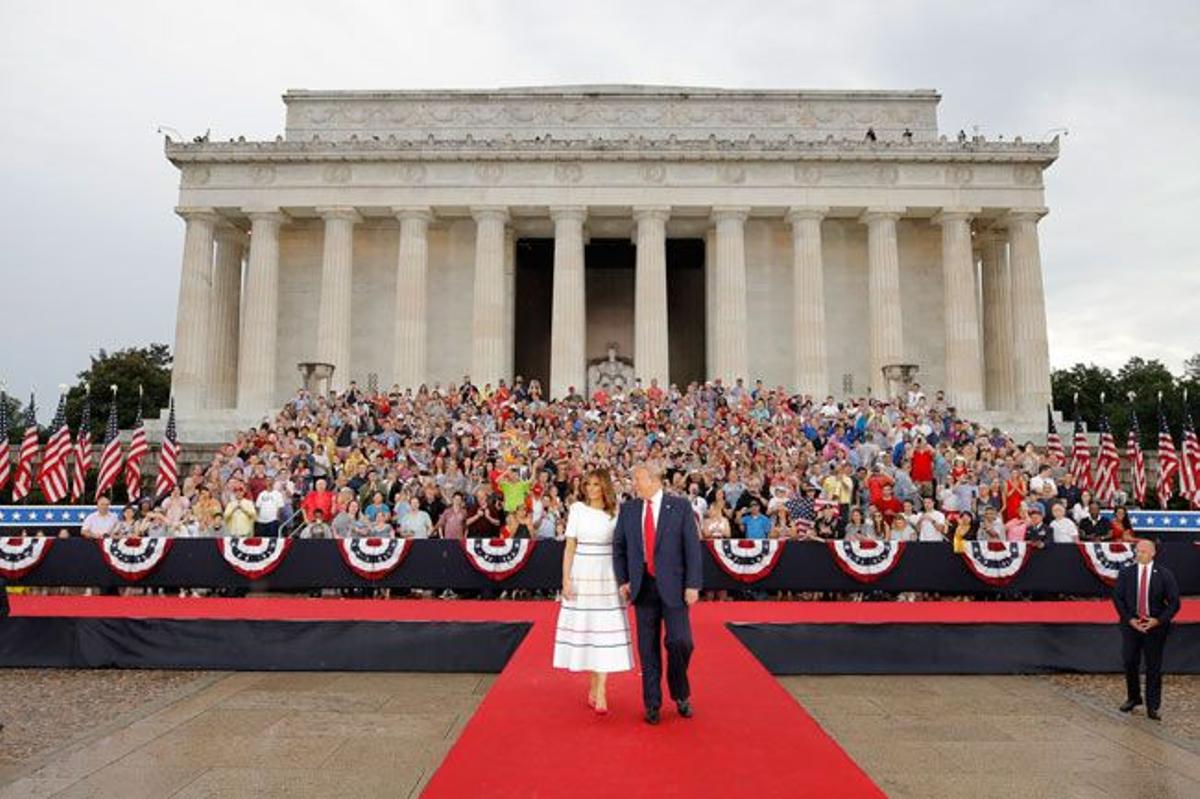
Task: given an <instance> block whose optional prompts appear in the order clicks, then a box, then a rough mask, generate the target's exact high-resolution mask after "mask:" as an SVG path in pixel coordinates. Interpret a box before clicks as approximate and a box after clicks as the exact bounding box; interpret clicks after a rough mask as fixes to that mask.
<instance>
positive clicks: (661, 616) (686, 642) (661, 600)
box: [613, 464, 701, 724]
mask: <svg viewBox="0 0 1200 799" xmlns="http://www.w3.org/2000/svg"><path fill="white" fill-rule="evenodd" d="M633 484H634V488H635V490H636V491H637V495H638V497H640V498H639V499H635V500H630V501H628V502H626V503H624V504H623V505H622V506H621V511H620V513H619V514H618V516H617V529H616V532H615V534H614V535H613V568H614V569H615V571H616V575H617V584H618V585H619V586H620V592H621V599H622V600H623V601H625V602H631V601H632V602H633V607H634V615H635V616H636V618H637V640H638V659H639V660H640V661H641V664H642V702H643V704H644V705H645V708H646V721H647V722H648V723H650V724H657V723H658V719H659V708H660V707H661V706H662V638H663V635H662V629H663V625H664V623H665V625H666V629H667V635H666V649H667V689H668V691H669V692H670V695H671V699H673V700H674V701H675V705H676V707H677V708H678V710H679V715H680V716H682V717H683V718H685V719H686V718H691V716H692V703H691V696H692V691H691V686H689V685H688V677H687V667H688V660H690V659H691V656H692V649H693V646H692V630H691V624H690V620H689V619H688V608H690V607H691V606H692V605H694V604H696V602H697V600H699V599H700V580H701V560H700V536H699V534H698V533H697V532H696V519H695V516H694V515H693V514H692V507H691V504H690V503H689V502H688V501H687V499H685V498H684V497H680V496H675V495H674V494H667V493H665V492H664V491H663V484H662V472H661V470H660V469H659V467H658V466H657V465H654V464H648V465H642V466H638V467H636V468H634V470H633ZM647 552H649V553H651V554H650V556H649V557H647V556H646V553H647Z"/></svg>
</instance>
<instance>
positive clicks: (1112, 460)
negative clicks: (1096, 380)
mask: <svg viewBox="0 0 1200 799" xmlns="http://www.w3.org/2000/svg"><path fill="white" fill-rule="evenodd" d="M1120 465H1121V455H1120V453H1118V452H1117V442H1116V440H1115V439H1113V434H1112V428H1111V427H1109V425H1108V415H1107V414H1105V413H1104V411H1101V412H1100V445H1099V447H1097V449H1096V486H1095V494H1096V501H1097V502H1099V503H1100V504H1101V505H1102V506H1104V507H1108V506H1110V505H1112V501H1113V494H1115V493H1116V492H1117V467H1119V466H1120Z"/></svg>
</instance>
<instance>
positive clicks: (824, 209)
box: [784, 205, 829, 225]
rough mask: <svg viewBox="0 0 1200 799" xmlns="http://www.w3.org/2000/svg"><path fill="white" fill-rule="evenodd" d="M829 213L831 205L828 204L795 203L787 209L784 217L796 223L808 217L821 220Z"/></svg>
mask: <svg viewBox="0 0 1200 799" xmlns="http://www.w3.org/2000/svg"><path fill="white" fill-rule="evenodd" d="M828 213H829V206H827V205H793V206H792V207H791V208H789V209H787V212H786V213H785V214H784V218H786V219H787V221H788V222H791V223H792V224H793V225H794V224H796V223H797V222H802V221H804V220H806V219H815V220H817V221H818V222H820V221H821V220H822V219H824V218H825V215H826V214H828Z"/></svg>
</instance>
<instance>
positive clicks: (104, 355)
mask: <svg viewBox="0 0 1200 799" xmlns="http://www.w3.org/2000/svg"><path fill="white" fill-rule="evenodd" d="M114 385H115V386H116V387H117V394H116V403H117V424H118V426H119V427H120V428H121V429H122V430H124V429H127V428H129V427H132V426H133V422H134V419H136V418H137V407H138V386H141V387H142V389H143V391H144V392H145V394H144V396H143V399H142V412H143V415H144V416H145V418H147V419H156V418H158V415H159V413H160V411H161V410H162V409H163V408H165V407H166V406H167V402H168V401H169V398H170V395H171V350H170V348H169V347H168V346H167V345H166V344H151V345H150V346H148V347H127V348H125V349H122V350H117V351H116V352H111V353H110V352H106V351H105V350H100V351H99V352H98V353H97V354H96V355H94V356H92V358H91V366H89V367H88V368H87V369H84V370H83V371H82V372H80V373H79V382H78V383H76V384H75V385H74V386H73V387H72V388H71V389H70V391H69V392H68V393H67V421H68V422H69V423H70V424H71V427H72V429H75V428H76V427H77V426H78V424H79V416H80V414H81V413H82V412H83V398H84V395H85V394H86V393H87V386H91V391H92V425H91V427H92V437H93V440H95V441H101V440H103V437H104V426H105V423H106V422H107V421H108V410H109V407H110V406H111V405H112V398H113V394H112V391H111V390H110V388H109V387H110V386H114Z"/></svg>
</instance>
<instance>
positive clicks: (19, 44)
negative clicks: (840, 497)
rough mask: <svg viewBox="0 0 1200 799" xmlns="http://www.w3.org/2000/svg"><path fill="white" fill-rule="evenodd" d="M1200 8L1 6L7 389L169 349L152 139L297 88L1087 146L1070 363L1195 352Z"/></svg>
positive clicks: (1065, 305)
mask: <svg viewBox="0 0 1200 799" xmlns="http://www.w3.org/2000/svg"><path fill="white" fill-rule="evenodd" d="M1198 41H1200V3H1196V2H1194V0H1193V1H1192V2H1186V1H1184V2H1157V3H1153V4H1137V3H1132V2H1128V3H1115V2H1053V3H1050V2H1045V1H1044V0H1043V1H1042V2H1011V1H1010V2H1006V3H1003V4H995V3H969V2H962V0H959V2H920V1H919V0H909V2H905V3H884V2H875V3H852V2H842V1H841V0H839V2H831V0H824V1H823V2H813V3H807V2H806V3H799V2H796V3H781V2H770V3H769V2H763V1H762V0H756V2H754V3H739V2H729V0H726V1H725V2H717V3H705V2H698V1H697V0H692V2H686V3H656V2H649V0H634V2H623V1H621V0H605V2H600V3H588V4H582V3H574V2H562V0H559V2H492V3H489V2H452V0H438V2H432V3H415V2H408V1H407V0H405V2H384V1H383V0H380V2H374V3H368V2H347V1H346V0H339V1H338V2H330V0H319V2H304V1H303V0H289V2H284V3H268V2H259V1H258V0H254V2H246V0H242V1H241V2H236V3H227V2H219V1H218V0H205V2H202V3H184V2H157V3H149V2H148V3H132V2H113V3H96V2H78V3H67V2H56V3H48V2H43V1H42V0H34V1H33V2H27V1H25V0H3V2H2V3H0V242H3V247H2V249H0V287H2V291H3V295H2V296H3V300H2V301H0V319H2V320H3V329H4V331H5V334H4V336H3V344H0V380H2V381H3V382H4V383H6V384H7V386H8V390H9V392H10V393H16V394H18V395H20V396H22V397H27V396H28V393H29V391H30V389H31V388H32V389H36V390H37V392H38V396H39V405H40V406H41V409H42V413H41V416H42V417H43V418H44V417H46V416H47V415H50V414H52V413H53V403H54V401H55V394H56V392H57V386H58V384H59V383H64V382H74V378H75V374H76V373H77V372H78V371H80V370H81V369H83V368H85V367H86V366H87V363H88V355H89V353H93V352H95V351H96V350H97V349H98V348H100V347H105V348H109V349H114V348H119V347H123V346H128V345H133V344H146V343H150V342H155V341H161V342H167V343H170V344H173V339H174V331H175V304H176V299H177V292H178V288H179V268H180V258H181V253H182V242H183V223H182V221H181V220H180V219H178V218H177V217H176V216H175V215H174V213H173V212H172V208H173V207H174V205H175V200H176V196H177V189H178V182H179V180H178V173H177V171H176V170H175V168H174V167H172V166H171V165H170V164H169V163H168V162H167V161H166V159H165V158H164V157H163V154H162V140H161V137H160V136H159V135H157V134H156V133H155V132H154V129H155V126H156V125H157V124H165V125H170V126H172V127H175V128H177V129H179V130H180V131H182V132H183V133H184V134H185V135H187V136H188V137H190V136H192V135H195V134H197V133H201V132H203V131H204V130H205V129H206V128H209V127H211V128H212V131H213V137H214V138H222V139H224V138H228V137H230V136H238V135H245V136H246V137H247V138H254V139H260V138H262V139H269V138H273V137H274V136H275V135H276V134H279V133H282V132H283V116H284V108H283V104H282V102H281V101H280V94H281V93H282V92H283V91H284V90H285V89H287V88H309V89H406V88H439V87H447V88H490V87H495V86H504V85H529V84H547V83H549V84H562V83H661V84H675V85H680V84H683V85H706V86H720V87H734V88H738V87H753V88H820V89H910V88H934V89H937V90H939V91H940V92H941V93H942V95H943V99H942V104H941V110H940V125H941V128H942V131H943V132H947V133H950V134H953V133H954V132H955V131H957V130H958V129H959V128H965V129H966V130H968V131H970V130H971V129H972V127H973V126H976V125H978V126H979V129H980V131H981V132H982V133H984V134H986V135H987V136H988V137H989V138H990V137H994V136H996V135H1004V136H1005V137H1006V138H1011V137H1012V136H1014V135H1023V136H1025V137H1026V138H1027V139H1038V138H1040V137H1042V136H1043V134H1044V133H1045V132H1046V131H1048V130H1050V129H1052V128H1056V127H1060V126H1063V127H1067V128H1069V129H1070V135H1069V136H1067V137H1066V139H1065V140H1064V142H1063V146H1062V153H1061V157H1060V159H1059V161H1058V162H1057V163H1056V164H1055V165H1054V166H1053V167H1051V169H1050V171H1049V172H1048V174H1047V176H1046V201H1047V205H1048V206H1049V207H1050V209H1051V213H1050V216H1048V217H1047V218H1046V219H1045V220H1044V221H1043V222H1042V224H1041V241H1042V264H1043V268H1044V271H1045V278H1046V292H1047V313H1048V315H1049V322H1050V358H1051V362H1052V363H1053V364H1054V365H1055V366H1063V365H1069V364H1071V363H1074V362H1076V361H1079V360H1084V361H1095V362H1096V363H1099V364H1102V365H1106V366H1118V365H1120V364H1121V363H1124V361H1125V360H1126V359H1127V358H1128V357H1129V356H1131V355H1144V356H1149V357H1158V358H1161V359H1162V360H1163V361H1165V362H1166V364H1167V365H1168V366H1169V367H1170V368H1171V369H1173V370H1178V369H1179V368H1180V366H1181V364H1182V361H1183V359H1184V358H1185V357H1187V356H1189V355H1191V354H1192V353H1195V352H1197V351H1200V333H1198V332H1197V330H1198V325H1197V319H1198V316H1200V262H1198V258H1200V249H1198V248H1197V246H1196V231H1197V228H1198V227H1200V146H1198V144H1197V141H1196V132H1197V130H1198V128H1200V80H1198V79H1197V77H1196V75H1197V70H1198V69H1200V67H1198V66H1197V58H1196V56H1197V54H1198V48H1197V42H1198Z"/></svg>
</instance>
